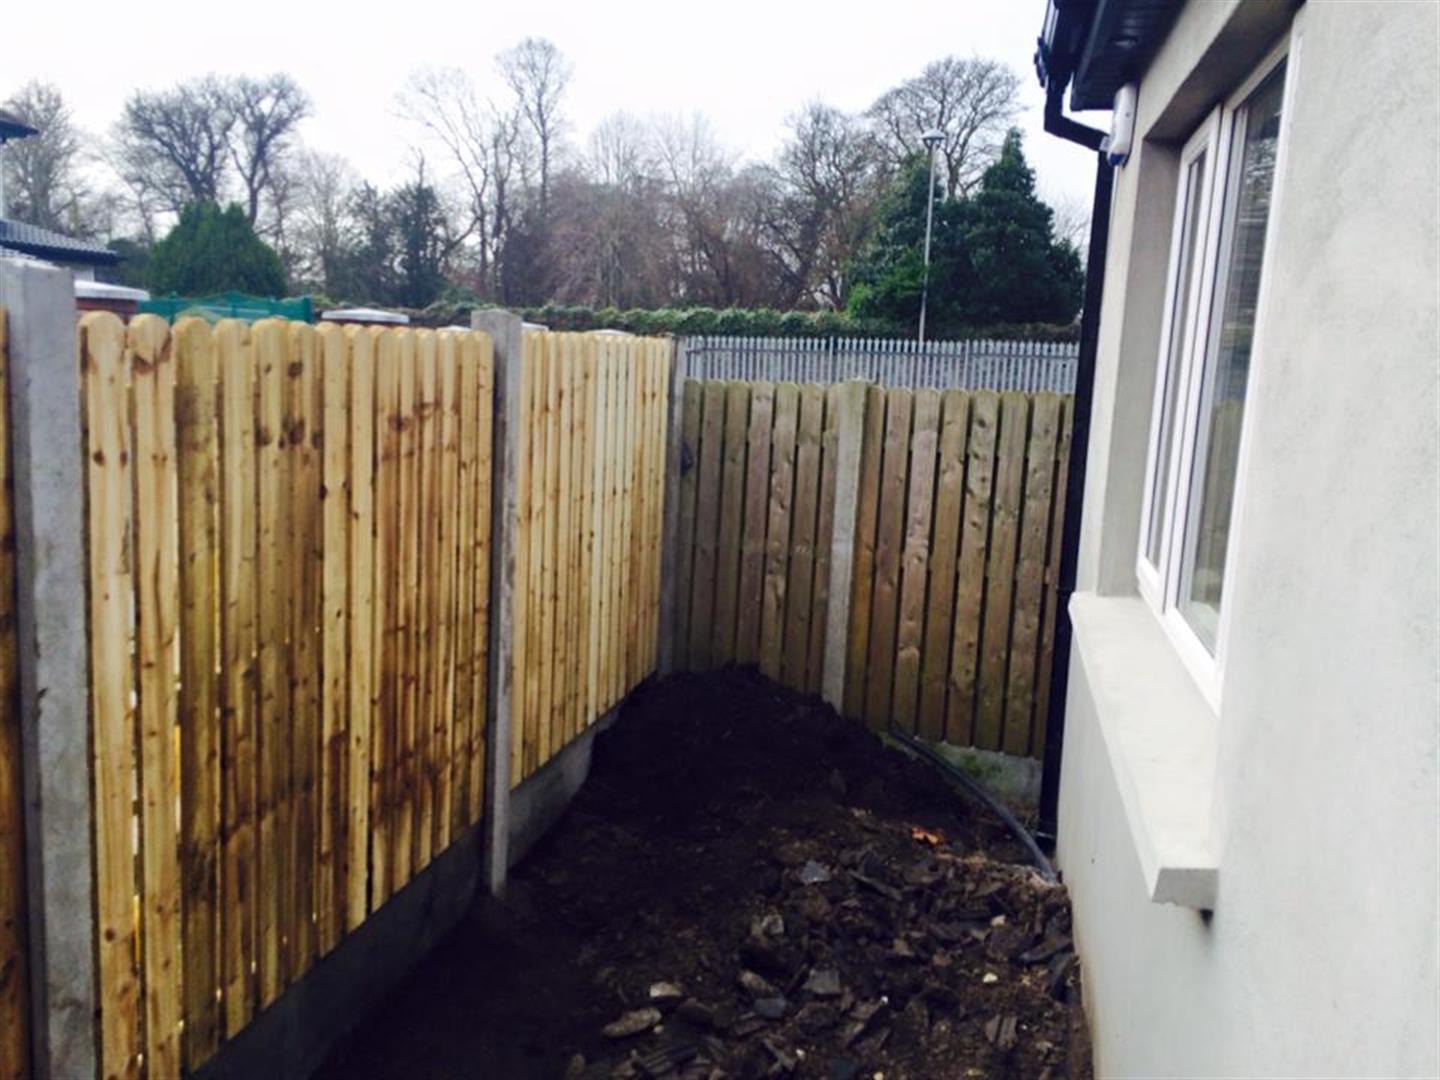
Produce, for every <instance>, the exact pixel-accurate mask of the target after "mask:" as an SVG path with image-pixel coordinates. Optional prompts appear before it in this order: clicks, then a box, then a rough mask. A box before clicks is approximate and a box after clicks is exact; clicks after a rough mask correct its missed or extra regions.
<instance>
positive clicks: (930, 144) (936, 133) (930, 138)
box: [920, 128, 945, 345]
mask: <svg viewBox="0 0 1440 1080" xmlns="http://www.w3.org/2000/svg"><path fill="white" fill-rule="evenodd" d="M920 141H921V142H923V143H924V144H925V149H926V150H928V151H929V152H930V170H929V173H928V175H929V181H930V182H929V190H928V191H927V192H926V194H927V196H928V198H927V199H926V202H925V276H924V278H923V280H922V282H921V285H920V344H921V345H924V344H925V307H926V305H927V304H929V302H930V230H931V228H932V226H933V225H934V222H935V148H936V147H937V146H939V145H940V144H941V143H942V142H944V141H945V133H944V132H943V131H940V130H939V129H937V128H931V129H930V130H929V131H927V132H925V134H924V135H921V136H920Z"/></svg>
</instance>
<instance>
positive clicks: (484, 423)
mask: <svg viewBox="0 0 1440 1080" xmlns="http://www.w3.org/2000/svg"><path fill="white" fill-rule="evenodd" d="M79 351H80V360H81V365H82V373H83V380H84V397H85V403H84V404H85V417H86V429H87V436H86V437H87V441H88V446H87V448H86V460H87V463H88V464H87V468H88V478H87V493H86V494H87V514H88V520H89V535H88V545H89V551H90V627H89V633H90V650H91V658H92V659H91V700H92V727H93V737H92V741H93V747H94V750H93V753H94V784H95V796H96V799H95V805H96V838H97V841H96V872H97V898H98V899H97V907H98V924H97V952H98V956H99V978H100V1030H101V1048H100V1050H101V1060H102V1070H103V1072H104V1073H105V1075H107V1076H108V1075H116V1076H123V1075H140V1074H144V1075H148V1076H152V1077H158V1076H172V1075H179V1074H180V1072H181V1071H182V1070H188V1069H193V1068H195V1067H196V1066H198V1065H199V1064H201V1063H203V1062H204V1061H205V1060H206V1059H207V1058H208V1057H209V1056H210V1055H211V1054H213V1053H214V1051H215V1050H216V1048H217V1047H218V1046H219V1044H220V1042H221V1040H222V1038H225V1037H229V1036H232V1035H234V1034H235V1033H236V1032H237V1031H239V1030H240V1029H241V1028H243V1027H244V1026H245V1024H246V1023H248V1022H249V1020H250V1018H251V1017H252V1016H253V1015H254V1013H255V1012H256V1010H258V1009H260V1008H263V1007H264V1006H265V1005H266V1004H268V1003H270V1002H271V1001H273V1000H274V999H275V998H276V997H278V996H279V994H280V993H281V992H282V991H283V989H284V988H285V986H287V985H288V984H290V983H292V982H294V981H295V980H297V979H299V978H300V977H301V976H303V975H304V974H305V972H306V971H307V970H308V969H309V968H310V966H311V965H312V964H313V963H314V962H315V960H316V959H317V958H318V957H319V956H323V955H324V954H325V953H327V952H329V951H330V950H331V949H333V948H334V947H335V945H336V944H337V943H338V941H339V940H340V939H341V937H343V935H344V934H345V933H346V932H347V931H349V930H352V929H354V928H355V927H356V926H358V925H359V924H360V923H361V922H362V921H363V920H364V918H365V916H366V915H367V914H368V912H370V911H373V910H374V909H375V908H376V907H377V906H378V905H379V904H381V903H383V902H384V900H385V898H386V897H387V896H389V895H390V894H391V893H393V892H394V891H395V890H397V889H399V888H400V887H401V886H403V885H404V884H405V883H406V882H407V881H408V880H409V879H410V877H412V876H413V875H414V874H415V873H418V872H419V871H420V870H421V869H423V868H424V866H425V865H426V864H427V863H428V862H429V861H430V860H431V859H432V858H433V857H434V856H435V855H438V854H439V853H440V852H441V851H443V850H444V849H445V848H446V847H447V846H448V844H449V843H450V842H451V840H452V839H453V838H454V837H456V836H457V834H458V833H459V831H460V830H462V829H464V828H465V827H467V826H469V825H471V824H473V823H474V822H475V821H476V820H477V819H478V817H479V812H480V806H481V792H480V790H479V782H480V781H479V777H480V776H481V775H483V773H482V772H481V770H480V768H479V763H478V762H477V761H476V758H477V757H478V756H479V754H480V747H481V746H482V745H483V731H484V723H485V684H484V682H483V674H478V673H483V672H484V670H485V653H486V648H487V644H488V639H487V634H486V632H485V626H486V623H485V620H484V618H483V616H484V607H485V600H484V597H485V596H486V595H487V592H488V585H487V582H488V576H487V575H488V563H489V553H488V544H489V536H490V529H489V507H490V470H489V468H488V461H489V452H490V450H489V431H490V423H489V417H490V415H491V409H492V402H491V388H492V361H491V355H490V341H489V339H488V338H487V337H486V336H485V335H483V334H475V333H470V332H452V331H441V332H439V333H436V332H432V331H428V330H415V331H412V330H399V329H387V330H383V331H380V330H370V329H356V328H342V327H339V326H324V327H320V328H316V327H311V326H308V325H304V324H298V323H286V322H283V321H280V320H265V321H262V322H259V323H256V324H255V325H254V326H246V325H244V324H242V323H236V322H228V321H227V322H221V323H220V324H218V325H217V326H215V327H213V328H212V327H209V326H207V325H206V324H204V323H203V322H200V321H198V320H186V319H182V320H180V321H179V322H177V323H176V325H175V326H174V327H173V328H172V327H169V326H167V325H166V324H165V323H164V321H163V320H160V319H158V318H155V317H152V316H141V317H139V318H136V319H135V320H133V321H132V322H131V323H130V324H129V326H128V327H127V326H125V325H124V324H122V323H121V322H120V321H119V320H118V319H116V318H115V317H114V316H113V315H109V314H91V315H87V316H86V317H85V318H84V319H82V321H81V324H80V329H79ZM3 572H4V565H3V564H0V573H3ZM477 615H478V616H479V617H478V618H477ZM3 674H4V672H3V670H0V676H3ZM0 944H3V939H0ZM137 944H138V948H137ZM0 1032H3V1029H0Z"/></svg>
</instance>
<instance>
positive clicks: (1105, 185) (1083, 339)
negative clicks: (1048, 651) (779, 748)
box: [1036, 82, 1115, 852]
mask: <svg viewBox="0 0 1440 1080" xmlns="http://www.w3.org/2000/svg"><path fill="white" fill-rule="evenodd" d="M1064 92H1065V87H1064V85H1063V84H1057V83H1053V82H1052V83H1051V84H1050V85H1049V86H1048V87H1047V88H1046V94H1045V130H1046V131H1047V132H1049V133H1050V134H1051V135H1057V136H1059V137H1060V138H1062V139H1066V140H1068V141H1070V142H1073V143H1078V144H1080V145H1081V146H1083V147H1085V148H1086V149H1087V150H1093V151H1094V152H1095V194H1094V199H1093V202H1092V204H1091V209H1090V245H1089V250H1088V254H1087V257H1086V262H1085V301H1084V307H1083V308H1082V310H1081V316H1080V351H1079V356H1078V357H1077V360H1076V370H1075V402H1074V406H1073V408H1074V418H1073V420H1072V421H1071V434H1070V457H1069V461H1068V463H1067V465H1066V473H1065V518H1064V522H1063V523H1062V525H1061V530H1060V575H1059V580H1058V581H1057V582H1056V619H1055V637H1054V639H1053V646H1052V647H1053V649H1054V652H1053V655H1052V660H1051V664H1050V696H1049V698H1048V702H1049V704H1048V706H1047V708H1046V714H1045V760H1044V764H1043V768H1042V771H1041V774H1040V821H1039V825H1038V827H1037V829H1036V839H1037V840H1038V841H1039V842H1040V845H1041V846H1042V847H1043V848H1045V850H1047V851H1051V852H1053V851H1054V850H1055V839H1056V835H1057V832H1058V824H1059V807H1060V761H1061V750H1062V748H1063V746H1064V742H1065V698H1066V694H1067V693H1068V691H1069V687H1070V642H1071V638H1072V636H1073V627H1072V626H1071V622H1070V597H1071V596H1072V595H1073V594H1074V592H1075V576H1076V567H1077V565H1078V563H1079V558H1080V517H1081V511H1082V510H1083V508H1084V503H1085V465H1086V461H1087V459H1088V456H1089V445H1090V412H1091V406H1092V404H1093V402H1094V397H1095V353H1096V348H1097V343H1098V341H1099V334H1100V303H1101V300H1102V299H1103V297H1104V292H1105V258H1106V254H1107V249H1108V247H1109V240H1110V196H1111V192H1112V191H1113V190H1114V184H1115V168H1114V166H1113V165H1111V164H1110V160H1109V158H1108V156H1107V155H1106V154H1105V152H1104V151H1103V150H1102V149H1101V145H1102V143H1103V142H1104V140H1105V139H1106V137H1107V136H1106V133H1105V132H1103V131H1101V130H1099V129H1098V128H1092V127H1088V126H1086V125H1085V124H1081V123H1078V122H1076V121H1074V120H1071V119H1070V118H1069V117H1067V116H1066V115H1065V114H1064V107H1063V105H1062V103H1061V96H1062V95H1063V94H1064Z"/></svg>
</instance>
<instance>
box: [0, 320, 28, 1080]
mask: <svg viewBox="0 0 1440 1080" xmlns="http://www.w3.org/2000/svg"><path fill="white" fill-rule="evenodd" d="M6 325H7V324H6V316H5V309H4V308H0V1078H3V1080H10V1078H11V1077H15V1078H19V1077H24V1076H28V1075H29V1074H30V1010H29V994H30V979H29V974H28V973H29V965H28V964H27V963H26V956H25V949H26V937H25V844H24V840H25V823H24V819H23V816H22V812H23V811H22V793H21V789H20V709H19V701H18V694H19V690H20V688H19V665H18V657H17V656H16V652H15V649H16V641H15V510H14V505H13V503H12V502H11V491H12V484H11V474H10V385H9V382H10V362H9V357H8V354H7V351H6Z"/></svg>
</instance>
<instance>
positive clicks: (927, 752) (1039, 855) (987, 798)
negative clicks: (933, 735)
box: [889, 727, 1060, 881]
mask: <svg viewBox="0 0 1440 1080" xmlns="http://www.w3.org/2000/svg"><path fill="white" fill-rule="evenodd" d="M889 734H890V735H892V736H893V737H894V738H895V739H896V740H897V741H898V742H899V743H900V745H901V746H902V747H903V748H904V749H906V750H908V751H910V752H911V753H913V754H915V755H916V756H917V757H919V758H920V759H921V760H923V761H925V762H926V763H928V764H930V765H933V766H935V768H937V769H939V770H940V771H941V772H942V773H944V774H945V776H946V777H947V778H948V779H950V780H953V781H954V782H955V783H956V784H958V785H959V786H960V788H961V789H962V790H963V791H964V792H965V793H966V794H967V795H969V796H970V797H971V798H973V799H975V800H976V801H978V802H979V803H981V804H982V805H983V806H984V807H985V808H986V809H987V810H989V811H990V812H991V813H993V814H994V815H995V816H996V817H998V818H999V819H1000V820H1001V821H1003V822H1004V823H1005V827H1006V828H1007V829H1009V830H1010V831H1011V832H1012V833H1014V834H1015V839H1017V840H1019V841H1020V843H1021V844H1023V845H1024V847H1025V850H1026V851H1028V852H1029V853H1030V861H1031V862H1033V863H1034V864H1035V869H1037V870H1039V871H1040V873H1041V875H1042V876H1043V877H1044V878H1045V880H1047V881H1058V880H1060V879H1059V876H1058V875H1057V874H1056V873H1055V867H1053V866H1051V865H1050V860H1049V859H1047V858H1046V857H1045V853H1044V852H1043V851H1041V850H1040V845H1039V844H1037V843H1036V842H1035V837H1033V836H1031V835H1030V831H1029V830H1028V829H1026V828H1025V826H1024V825H1023V824H1021V822H1020V819H1019V818H1017V817H1016V816H1015V815H1014V814H1012V813H1011V812H1010V808H1009V807H1008V806H1006V805H1005V804H1004V803H1002V802H1001V801H1000V800H999V799H997V798H995V796H994V795H992V794H990V792H988V791H986V790H985V788H984V787H983V786H982V785H981V784H980V783H979V781H977V780H976V779H975V778H974V777H973V776H969V775H967V774H966V773H965V772H964V770H962V769H959V768H957V767H956V766H955V765H953V764H951V763H950V762H948V761H946V760H945V759H944V758H943V757H941V756H940V755H939V754H938V753H936V752H935V750H934V749H932V748H931V747H930V746H929V745H928V744H927V743H925V742H924V741H923V740H921V739H917V738H916V737H915V736H914V735H911V734H910V733H909V732H908V731H901V730H900V729H899V728H895V727H892V728H891V729H890V731H889Z"/></svg>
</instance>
